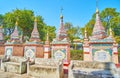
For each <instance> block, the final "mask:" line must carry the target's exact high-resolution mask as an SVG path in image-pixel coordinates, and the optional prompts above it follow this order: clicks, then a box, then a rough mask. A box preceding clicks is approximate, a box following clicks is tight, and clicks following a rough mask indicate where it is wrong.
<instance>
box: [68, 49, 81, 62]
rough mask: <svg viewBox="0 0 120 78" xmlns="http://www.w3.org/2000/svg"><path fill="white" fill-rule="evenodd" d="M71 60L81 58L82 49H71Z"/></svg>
mask: <svg viewBox="0 0 120 78" xmlns="http://www.w3.org/2000/svg"><path fill="white" fill-rule="evenodd" d="M70 57H71V60H83V50H71V51H70Z"/></svg>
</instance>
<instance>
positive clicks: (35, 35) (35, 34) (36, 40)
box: [26, 18, 41, 44]
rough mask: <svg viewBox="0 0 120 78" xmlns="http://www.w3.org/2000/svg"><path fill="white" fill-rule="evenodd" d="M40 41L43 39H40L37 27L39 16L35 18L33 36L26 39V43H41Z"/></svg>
mask: <svg viewBox="0 0 120 78" xmlns="http://www.w3.org/2000/svg"><path fill="white" fill-rule="evenodd" d="M40 41H41V40H40V36H39V32H38V29H37V18H35V20H34V27H33V31H32V33H31V37H30V39H29V41H26V44H40V43H41V42H40Z"/></svg>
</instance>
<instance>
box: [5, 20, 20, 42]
mask: <svg viewBox="0 0 120 78" xmlns="http://www.w3.org/2000/svg"><path fill="white" fill-rule="evenodd" d="M20 39H21V38H20V35H19V32H18V22H17V21H16V23H15V28H14V31H13V33H12V34H11V35H10V40H8V41H7V42H6V44H19V43H21V40H20Z"/></svg>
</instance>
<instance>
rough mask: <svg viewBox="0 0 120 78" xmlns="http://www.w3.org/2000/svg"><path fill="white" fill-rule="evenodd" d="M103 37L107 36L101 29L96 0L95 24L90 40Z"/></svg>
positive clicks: (102, 28)
mask: <svg viewBox="0 0 120 78" xmlns="http://www.w3.org/2000/svg"><path fill="white" fill-rule="evenodd" d="M105 37H107V36H106V32H105V28H104V27H103V25H102V22H101V20H100V16H99V10H98V0H96V22H95V25H94V28H93V32H92V38H94V39H103V38H105Z"/></svg>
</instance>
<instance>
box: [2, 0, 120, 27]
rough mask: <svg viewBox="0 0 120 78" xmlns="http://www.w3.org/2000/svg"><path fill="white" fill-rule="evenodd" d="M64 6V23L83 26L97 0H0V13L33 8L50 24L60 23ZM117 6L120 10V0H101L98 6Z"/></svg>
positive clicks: (93, 9)
mask: <svg viewBox="0 0 120 78" xmlns="http://www.w3.org/2000/svg"><path fill="white" fill-rule="evenodd" d="M61 7H62V8H63V12H62V14H63V16H64V23H65V22H71V23H72V24H73V25H74V26H80V27H83V26H84V25H85V24H86V23H87V22H88V21H89V20H90V19H91V17H92V15H93V13H95V10H96V0H0V14H5V13H7V12H11V11H12V10H14V9H16V8H18V9H29V10H33V11H34V14H35V15H41V16H42V17H43V19H44V22H45V23H46V24H47V25H50V26H56V28H57V29H58V27H59V24H60V9H61ZM107 7H108V8H116V9H117V11H119V12H120V0H99V3H98V8H99V11H102V10H103V9H105V8H107Z"/></svg>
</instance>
